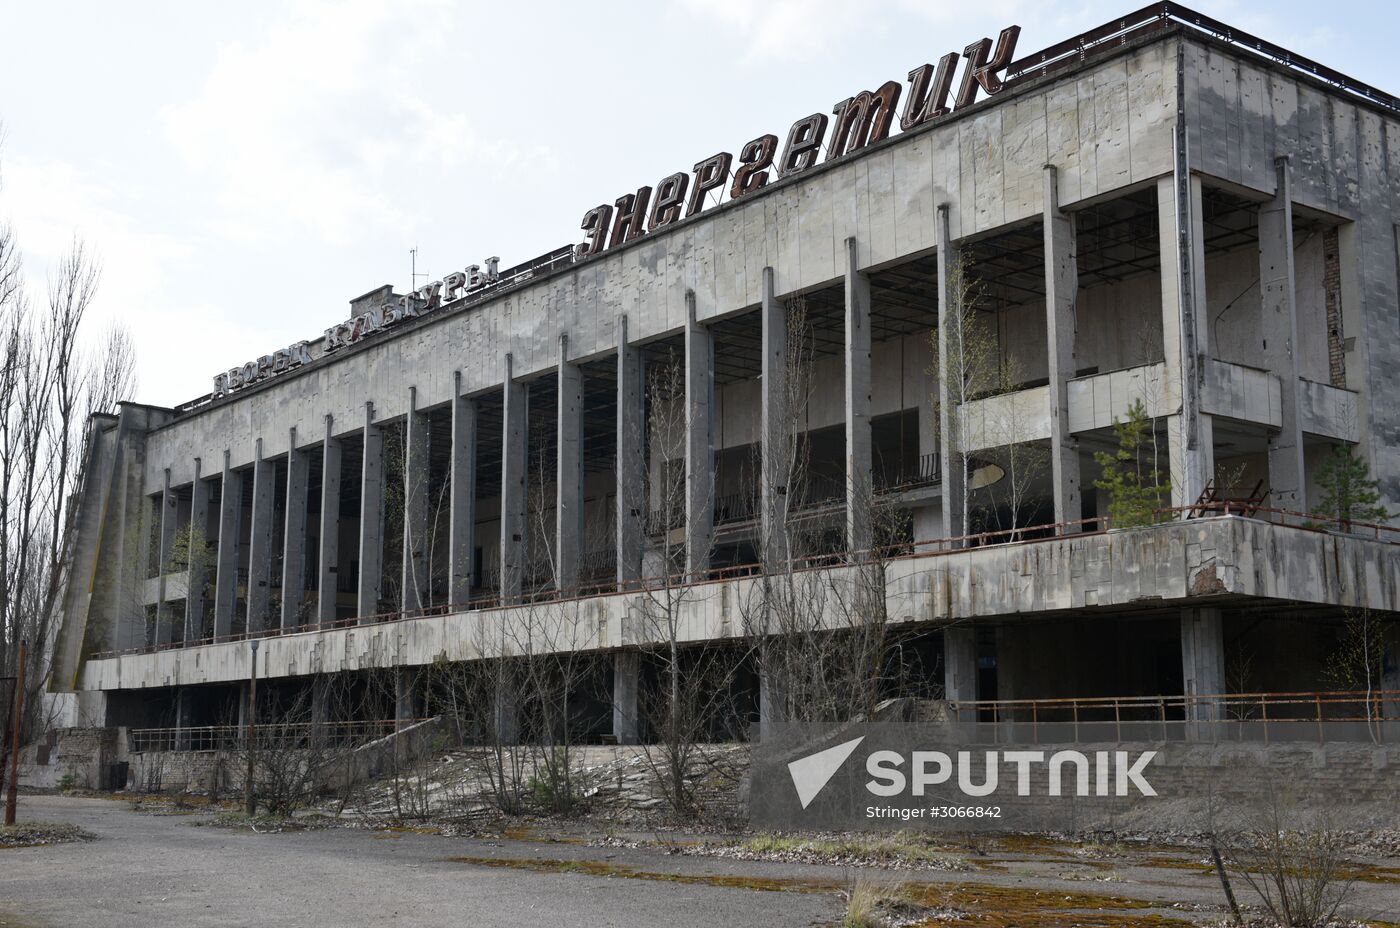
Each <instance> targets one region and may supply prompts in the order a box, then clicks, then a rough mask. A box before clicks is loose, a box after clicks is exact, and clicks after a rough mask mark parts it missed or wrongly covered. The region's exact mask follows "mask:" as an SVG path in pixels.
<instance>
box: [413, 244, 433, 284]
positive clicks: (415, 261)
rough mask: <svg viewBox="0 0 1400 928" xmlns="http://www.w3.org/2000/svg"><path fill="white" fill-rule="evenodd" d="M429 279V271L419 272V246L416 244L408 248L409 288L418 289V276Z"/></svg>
mask: <svg viewBox="0 0 1400 928" xmlns="http://www.w3.org/2000/svg"><path fill="white" fill-rule="evenodd" d="M420 277H422V278H423V279H424V280H427V279H428V272H427V271H424V272H423V273H422V274H420V273H418V246H417V245H414V246H413V247H412V248H410V249H409V250H408V289H409V290H410V291H415V290H417V289H418V278H420Z"/></svg>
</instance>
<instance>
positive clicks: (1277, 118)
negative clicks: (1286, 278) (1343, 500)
mask: <svg viewBox="0 0 1400 928" xmlns="http://www.w3.org/2000/svg"><path fill="white" fill-rule="evenodd" d="M1183 80H1184V81H1185V85H1184V86H1185V100H1186V104H1185V118H1186V121H1187V126H1188V141H1189V149H1190V150H1189V159H1190V165H1191V168H1192V169H1193V170H1195V171H1199V172H1202V173H1203V174H1207V175H1212V176H1214V177H1219V178H1223V179H1224V180H1227V181H1229V182H1231V183H1234V184H1238V185H1241V186H1244V187H1248V188H1251V189H1254V190H1257V191H1260V192H1262V193H1265V194H1270V193H1272V192H1273V190H1274V186H1275V182H1276V173H1275V167H1274V159H1275V158H1276V157H1279V156H1287V157H1288V158H1289V159H1290V164H1291V169H1292V178H1293V180H1292V185H1293V197H1294V199H1295V201H1296V202H1297V203H1299V204H1301V205H1302V206H1305V207H1309V208H1312V209H1315V210H1320V211H1322V212H1325V213H1329V214H1331V215H1333V216H1337V217H1341V218H1343V219H1346V220H1352V222H1351V223H1350V224H1348V225H1345V226H1344V227H1343V228H1342V233H1341V235H1340V239H1341V262H1342V291H1343V294H1342V303H1343V311H1342V315H1343V328H1344V332H1343V335H1344V337H1346V338H1349V339H1350V338H1354V339H1355V341H1354V342H1352V343H1351V347H1350V350H1349V351H1347V353H1346V372H1347V386H1348V387H1350V388H1351V389H1353V390H1357V391H1358V392H1359V403H1358V414H1359V418H1360V420H1361V422H1362V428H1361V429H1360V434H1359V438H1360V441H1361V450H1362V454H1363V455H1364V456H1365V458H1366V459H1367V461H1368V462H1369V463H1370V465H1371V470H1372V473H1373V474H1374V475H1375V476H1376V477H1377V478H1379V480H1380V481H1381V487H1382V490H1383V491H1384V494H1385V496H1386V499H1387V501H1388V504H1389V505H1390V508H1392V509H1395V508H1397V507H1396V505H1395V504H1396V503H1397V502H1400V437H1398V436H1400V406H1397V405H1396V404H1395V403H1390V402H1372V401H1371V399H1370V398H1373V397H1375V398H1379V397H1383V396H1387V395H1389V394H1390V393H1391V392H1392V390H1393V386H1394V384H1395V382H1396V377H1397V374H1400V327H1397V326H1396V325H1395V319H1396V316H1397V313H1398V312H1400V282H1398V281H1397V260H1396V253H1397V252H1396V248H1397V240H1396V222H1397V220H1400V119H1397V118H1396V117H1395V116H1394V115H1393V114H1383V113H1382V112H1381V111H1380V110H1378V109H1377V108H1375V107H1372V106H1369V105H1367V104H1363V103H1361V102H1359V101H1356V100H1354V99H1353V98H1350V97H1347V96H1345V95H1342V94H1338V93H1335V92H1331V91H1329V90H1327V89H1325V88H1324V87H1322V86H1321V85H1319V84H1317V83H1315V82H1312V81H1308V80H1306V79H1304V78H1302V77H1300V76H1298V75H1296V74H1295V73H1290V72H1287V71H1285V70H1283V69H1282V68H1281V67H1276V66H1271V65H1268V64H1266V63H1264V62H1260V61H1257V60H1255V59H1253V58H1251V57H1248V56H1246V55H1244V54H1241V53H1238V52H1232V51H1228V50H1226V49H1223V48H1220V47H1217V46H1215V45H1210V44H1206V43H1203V42H1199V41H1195V40H1186V41H1185V61H1184V67H1183ZM1300 333H1301V329H1300ZM1300 340H1302V336H1301V334H1300ZM1304 344H1305V345H1306V341H1305V342H1304ZM1315 353H1316V349H1315V348H1314V349H1313V354H1315ZM1313 367H1315V365H1313V366H1308V367H1305V370H1308V371H1310V374H1309V376H1310V377H1312V378H1313V379H1325V378H1320V377H1317V371H1316V370H1314V369H1313Z"/></svg>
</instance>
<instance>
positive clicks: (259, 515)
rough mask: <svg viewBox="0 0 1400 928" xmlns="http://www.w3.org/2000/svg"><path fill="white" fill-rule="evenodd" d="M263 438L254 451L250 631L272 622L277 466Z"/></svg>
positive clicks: (250, 552)
mask: <svg viewBox="0 0 1400 928" xmlns="http://www.w3.org/2000/svg"><path fill="white" fill-rule="evenodd" d="M262 449H263V443H262V439H261V438H259V439H257V444H256V448H255V451H254V454H253V513H252V532H251V533H250V535H249V540H248V553H249V557H248V591H247V593H246V594H245V595H246V598H247V602H248V625H247V629H248V633H249V634H252V633H253V632H257V631H263V630H264V629H267V628H269V627H271V625H272V561H273V557H272V511H273V505H272V504H273V491H274V489H275V487H274V486H273V484H274V483H275V482H276V478H277V467H276V466H275V465H274V464H273V463H272V462H271V461H268V460H266V459H264V458H263V450H262Z"/></svg>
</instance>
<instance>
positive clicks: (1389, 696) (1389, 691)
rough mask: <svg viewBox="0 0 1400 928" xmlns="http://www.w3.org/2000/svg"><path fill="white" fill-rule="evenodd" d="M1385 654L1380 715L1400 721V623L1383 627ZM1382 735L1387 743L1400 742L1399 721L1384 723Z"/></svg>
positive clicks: (1382, 667)
mask: <svg viewBox="0 0 1400 928" xmlns="http://www.w3.org/2000/svg"><path fill="white" fill-rule="evenodd" d="M1384 635H1385V653H1384V654H1383V655H1382V657H1381V690H1382V691H1383V692H1384V693H1385V695H1384V696H1383V697H1381V715H1382V716H1384V717H1385V718H1387V719H1396V720H1400V622H1391V623H1389V624H1388V625H1386V626H1384ZM1383 734H1384V735H1385V740H1386V742H1387V743H1394V742H1395V741H1397V740H1400V721H1391V722H1386V723H1385V725H1384V730H1383Z"/></svg>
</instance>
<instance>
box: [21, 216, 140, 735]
mask: <svg viewBox="0 0 1400 928" xmlns="http://www.w3.org/2000/svg"><path fill="white" fill-rule="evenodd" d="M99 277H100V272H99V269H98V264H97V261H96V259H95V258H94V257H93V255H92V253H91V250H90V249H89V248H88V247H87V246H86V245H85V244H84V243H83V242H82V241H81V240H80V239H74V242H73V244H72V247H71V249H70V251H69V252H68V254H67V255H65V256H64V258H63V259H61V260H60V261H59V263H58V265H57V266H56V267H55V268H54V270H53V272H52V274H51V275H50V277H49V280H48V288H47V299H46V300H45V302H44V304H43V306H42V308H40V309H38V311H35V309H34V306H33V304H32V302H31V300H30V299H29V295H28V293H27V291H26V289H25V285H24V279H23V275H22V267H21V264H20V257H19V252H18V249H17V247H16V244H15V238H14V235H13V233H12V232H11V231H10V229H9V228H8V227H7V226H0V565H3V571H4V572H3V576H0V674H4V675H9V674H13V673H14V669H15V667H14V665H15V660H16V653H17V645H18V643H19V642H20V641H27V642H28V644H29V649H28V654H29V655H30V657H29V666H28V667H27V668H26V678H27V680H28V681H30V683H29V686H30V688H31V689H30V692H29V693H28V694H27V698H26V700H25V702H26V705H27V706H28V707H29V710H28V711H27V712H26V719H25V729H26V732H28V733H31V734H32V733H33V732H34V731H35V729H36V726H38V725H41V724H42V723H43V721H44V720H43V718H42V717H41V714H42V710H43V706H44V702H43V700H41V699H39V698H38V697H39V694H40V693H41V692H42V690H43V689H44V688H45V686H46V685H47V683H48V669H49V663H50V660H51V657H52V654H51V651H52V646H53V637H54V632H55V628H54V621H55V613H56V605H57V603H58V601H59V597H60V595H61V589H62V585H63V581H64V577H65V568H66V563H67V559H68V556H69V549H70V547H71V543H72V525H71V519H72V513H73V501H74V499H75V497H76V495H77V493H78V491H79V488H80V485H81V484H80V481H81V479H82V474H81V470H80V461H81V459H82V455H83V452H84V450H85V449H84V439H83V435H84V431H85V429H86V426H87V420H88V416H89V414H90V413H91V412H94V411H106V409H107V408H108V407H107V406H105V405H98V404H108V403H110V402H111V397H112V396H113V394H112V392H111V391H112V390H113V389H119V388H121V387H122V386H124V385H129V384H131V383H132V381H133V373H132V364H131V361H132V357H131V354H130V352H129V351H127V352H123V353H118V354H116V355H113V354H112V353H108V352H103V351H85V350H84V349H83V345H84V343H85V338H86V336H85V332H86V327H85V324H84V323H85V320H86V318H87V315H88V311H89V309H90V307H91V304H92V301H93V300H94V298H95V296H96V290H97V284H98V280H99ZM104 374H105V375H106V377H105V378H104V376H103V375H104ZM8 713H9V706H8V705H7V706H5V707H4V708H3V709H0V717H5V718H6V719H7V718H8Z"/></svg>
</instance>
